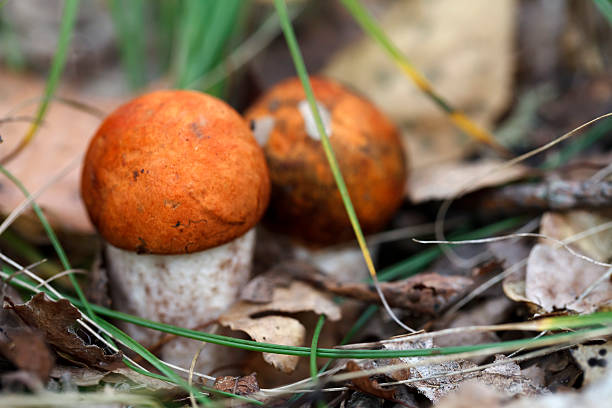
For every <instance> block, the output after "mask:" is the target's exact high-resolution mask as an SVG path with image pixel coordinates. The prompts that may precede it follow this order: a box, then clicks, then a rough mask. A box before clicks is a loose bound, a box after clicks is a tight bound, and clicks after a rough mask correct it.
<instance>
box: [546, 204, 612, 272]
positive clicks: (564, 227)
mask: <svg viewBox="0 0 612 408" xmlns="http://www.w3.org/2000/svg"><path fill="white" fill-rule="evenodd" d="M609 221H612V211H611V210H606V211H584V210H574V211H568V212H565V213H556V212H548V213H545V214H544V215H543V216H542V221H541V222H540V233H542V234H544V235H548V236H550V237H553V238H556V239H558V240H564V239H566V238H569V237H571V236H574V235H576V234H578V233H581V232H583V231H586V230H588V229H590V228H593V227H596V226H598V225H602V224H605V223H606V222H609ZM544 243H547V244H549V243H550V241H548V242H544ZM572 246H573V247H574V248H576V249H578V250H579V251H580V252H581V253H583V254H584V255H587V256H589V257H591V258H593V259H595V260H597V261H601V262H606V261H607V260H608V259H609V258H610V254H612V229H607V230H605V231H602V232H600V233H597V234H593V235H591V236H588V237H586V238H584V239H581V240H579V241H576V242H575V243H573V244H572Z"/></svg>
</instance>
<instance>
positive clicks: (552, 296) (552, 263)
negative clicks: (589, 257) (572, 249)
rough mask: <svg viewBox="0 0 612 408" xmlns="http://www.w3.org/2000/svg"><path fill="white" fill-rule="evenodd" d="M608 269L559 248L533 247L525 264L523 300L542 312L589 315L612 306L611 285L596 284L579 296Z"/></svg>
mask: <svg viewBox="0 0 612 408" xmlns="http://www.w3.org/2000/svg"><path fill="white" fill-rule="evenodd" d="M607 269H608V268H606V267H604V266H599V265H595V264H592V263H590V262H587V261H585V260H583V259H580V258H578V257H576V256H575V255H572V254H570V253H569V252H568V251H566V250H565V249H563V248H560V249H555V248H552V247H550V246H547V245H542V244H537V245H536V246H534V248H533V249H532V250H531V254H530V255H529V259H528V261H527V273H526V278H525V297H526V298H527V299H528V300H529V301H530V302H533V303H535V304H537V305H539V306H540V307H542V309H544V310H545V311H546V312H552V311H553V310H560V309H569V310H573V311H576V312H579V313H590V312H593V311H595V310H597V309H600V308H609V307H611V306H612V282H610V280H609V279H608V280H605V281H602V282H600V283H599V284H598V285H597V286H595V287H594V288H593V290H592V291H591V292H590V293H589V294H588V295H587V296H585V297H584V298H582V299H580V296H581V295H582V293H584V292H585V290H586V289H587V288H589V287H590V286H591V284H593V283H594V282H595V281H597V280H598V279H599V278H600V277H601V276H602V275H604V274H605V273H606V271H607Z"/></svg>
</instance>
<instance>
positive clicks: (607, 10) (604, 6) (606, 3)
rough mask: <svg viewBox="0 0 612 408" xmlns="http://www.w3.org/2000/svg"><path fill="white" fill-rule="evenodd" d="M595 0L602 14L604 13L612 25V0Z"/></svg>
mask: <svg viewBox="0 0 612 408" xmlns="http://www.w3.org/2000/svg"><path fill="white" fill-rule="evenodd" d="M593 1H594V2H595V5H596V6H597V8H598V9H599V11H600V12H601V14H603V15H604V17H605V18H606V20H608V23H610V25H612V0H593Z"/></svg>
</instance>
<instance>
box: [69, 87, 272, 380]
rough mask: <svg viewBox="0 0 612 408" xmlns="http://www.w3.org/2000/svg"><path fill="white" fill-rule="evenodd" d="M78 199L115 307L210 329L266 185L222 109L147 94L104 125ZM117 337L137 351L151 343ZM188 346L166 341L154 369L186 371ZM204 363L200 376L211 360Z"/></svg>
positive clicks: (248, 146)
mask: <svg viewBox="0 0 612 408" xmlns="http://www.w3.org/2000/svg"><path fill="white" fill-rule="evenodd" d="M81 192H82V196H83V200H84V202H85V206H86V208H87V211H88V214H89V216H90V218H91V220H92V223H93V224H94V225H95V226H96V228H97V229H98V231H99V233H100V234H101V235H102V237H103V238H104V239H105V240H106V242H107V244H106V262H107V269H108V272H109V282H110V288H111V298H112V300H113V302H114V305H115V307H117V308H119V309H120V310H122V311H125V312H127V313H132V314H135V315H138V316H141V317H144V318H146V319H150V320H154V321H161V322H164V323H170V324H173V325H177V326H182V327H187V328H192V329H193V328H198V327H199V326H201V325H203V324H206V323H208V322H210V321H211V320H212V321H214V320H215V319H216V318H217V317H218V316H219V315H220V314H221V313H222V312H223V311H225V310H226V309H227V308H228V307H229V305H230V304H232V303H233V302H234V300H235V299H236V296H237V293H238V291H239V290H240V288H241V286H242V285H243V284H244V283H245V282H246V281H247V280H248V276H249V273H250V265H251V258H252V253H253V246H254V228H253V227H254V225H255V224H256V223H257V222H258V221H259V219H260V218H261V216H262V214H263V213H264V211H265V209H266V206H267V204H268V200H269V192H270V181H269V176H268V169H267V166H266V162H265V159H264V155H263V153H262V150H261V148H260V147H259V146H258V145H257V142H256V141H255V139H254V137H253V134H252V133H251V131H250V130H249V128H248V126H247V124H246V122H245V121H244V120H243V119H242V117H241V116H240V115H238V113H236V112H235V111H234V110H233V109H232V108H231V107H230V106H228V105H227V104H225V103H224V102H222V101H220V100H218V99H216V98H214V97H212V96H209V95H205V94H202V93H199V92H193V91H157V92H152V93H148V94H145V95H143V96H140V97H138V98H136V99H133V100H132V101H130V102H128V103H126V104H124V105H122V106H120V107H119V108H118V109H117V110H115V111H114V112H113V113H112V114H110V115H109V116H108V117H107V118H106V119H105V120H104V122H103V123H102V125H101V126H100V128H99V129H98V131H97V133H96V134H95V136H94V137H93V139H92V140H91V143H90V145H89V149H88V151H87V154H86V156H85V163H84V167H83V173H82V178H81ZM125 328H126V330H127V331H128V334H130V335H131V336H133V337H134V338H135V339H136V340H137V341H139V342H141V343H142V344H145V345H148V346H150V345H152V344H154V343H155V342H156V341H158V340H159V338H160V337H161V335H160V334H159V333H154V332H152V331H150V330H147V329H142V328H140V327H136V326H127V327H125ZM200 346H201V343H199V342H194V341H193V340H187V339H179V340H175V341H173V342H171V343H170V344H168V345H166V346H164V348H163V349H162V358H164V359H167V360H168V361H171V362H174V363H175V364H182V365H183V366H187V367H188V366H189V363H190V362H191V360H192V358H193V356H194V354H195V352H196V351H197V350H198V348H199V347H200ZM204 354H205V353H203V354H202V355H201V357H200V360H201V361H202V364H199V366H198V367H199V368H200V369H210V368H211V367H212V366H213V365H214V363H215V361H216V360H215V359H216V358H217V359H218V358H219V357H220V355H222V354H220V355H218V356H216V357H215V356H213V355H211V353H208V357H207V356H205V355H204Z"/></svg>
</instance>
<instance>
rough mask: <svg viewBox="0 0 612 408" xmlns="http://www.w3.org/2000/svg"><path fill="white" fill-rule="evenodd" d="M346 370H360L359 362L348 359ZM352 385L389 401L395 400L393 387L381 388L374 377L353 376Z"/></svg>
mask: <svg viewBox="0 0 612 408" xmlns="http://www.w3.org/2000/svg"><path fill="white" fill-rule="evenodd" d="M346 370H347V371H348V372H359V371H362V370H361V367H359V364H357V363H356V362H354V361H348V362H347V363H346ZM351 382H352V384H353V386H354V387H355V388H356V389H358V390H359V391H362V392H365V393H367V394H371V395H375V396H377V397H379V398H383V399H386V400H390V401H395V388H383V387H381V386H380V385H379V384H378V381H377V380H376V379H373V378H370V377H368V376H363V377H358V378H353V379H352V380H351Z"/></svg>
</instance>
